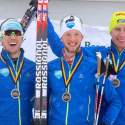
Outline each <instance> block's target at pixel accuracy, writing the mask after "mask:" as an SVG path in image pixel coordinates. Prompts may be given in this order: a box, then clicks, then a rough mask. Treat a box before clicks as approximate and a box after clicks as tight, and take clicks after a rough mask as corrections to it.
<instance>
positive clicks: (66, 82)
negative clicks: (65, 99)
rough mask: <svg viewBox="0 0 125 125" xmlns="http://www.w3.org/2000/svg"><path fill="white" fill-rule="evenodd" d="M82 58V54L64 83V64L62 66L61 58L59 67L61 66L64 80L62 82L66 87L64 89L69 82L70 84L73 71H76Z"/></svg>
mask: <svg viewBox="0 0 125 125" xmlns="http://www.w3.org/2000/svg"><path fill="white" fill-rule="evenodd" d="M82 58H83V53H82V55H81V57H80V59H79V61H78V62H77V64H76V66H75V68H74V69H73V71H72V72H71V75H70V76H69V78H68V80H67V81H66V74H65V69H64V64H63V58H61V66H62V67H61V68H62V72H63V78H64V82H65V86H66V87H67V86H68V84H69V82H70V80H71V78H72V76H73V74H74V73H75V71H76V70H77V68H78V66H79V64H80V63H81V61H82Z"/></svg>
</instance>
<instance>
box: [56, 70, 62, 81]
mask: <svg viewBox="0 0 125 125" xmlns="http://www.w3.org/2000/svg"><path fill="white" fill-rule="evenodd" d="M54 75H55V76H56V77H57V78H58V79H60V78H61V77H62V71H61V70H58V71H55V73H54Z"/></svg>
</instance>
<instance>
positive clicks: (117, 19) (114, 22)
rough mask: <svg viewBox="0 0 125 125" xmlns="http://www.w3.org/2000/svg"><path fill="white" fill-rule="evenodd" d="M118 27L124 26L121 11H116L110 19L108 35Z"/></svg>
mask: <svg viewBox="0 0 125 125" xmlns="http://www.w3.org/2000/svg"><path fill="white" fill-rule="evenodd" d="M118 25H125V12H123V11H117V12H115V13H114V14H113V16H112V17H111V20H110V25H109V33H111V31H112V29H113V28H114V27H116V26H118Z"/></svg>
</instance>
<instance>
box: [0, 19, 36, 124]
mask: <svg viewBox="0 0 125 125" xmlns="http://www.w3.org/2000/svg"><path fill="white" fill-rule="evenodd" d="M0 31H1V34H0V39H1V43H2V46H3V48H2V51H1V54H0V125H30V122H31V119H32V105H33V102H32V98H33V93H34V83H35V63H34V62H32V61H30V60H28V59H27V58H25V57H24V50H23V48H20V46H21V44H22V42H23V39H22V37H23V29H22V26H21V24H20V23H19V22H18V21H17V20H16V19H14V18H10V19H7V20H5V21H4V22H3V23H2V24H1V27H0Z"/></svg>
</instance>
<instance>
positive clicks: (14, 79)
mask: <svg viewBox="0 0 125 125" xmlns="http://www.w3.org/2000/svg"><path fill="white" fill-rule="evenodd" d="M0 58H1V59H2V61H3V63H5V64H6V66H7V67H8V68H9V71H10V74H11V76H12V78H13V81H14V83H15V84H17V80H18V78H19V75H20V73H21V69H22V67H23V64H24V57H23V59H22V62H21V64H20V68H19V70H18V72H17V75H16V78H15V77H14V74H13V71H12V69H11V67H10V66H9V65H8V64H7V63H6V62H5V60H4V58H3V57H2V55H0Z"/></svg>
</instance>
